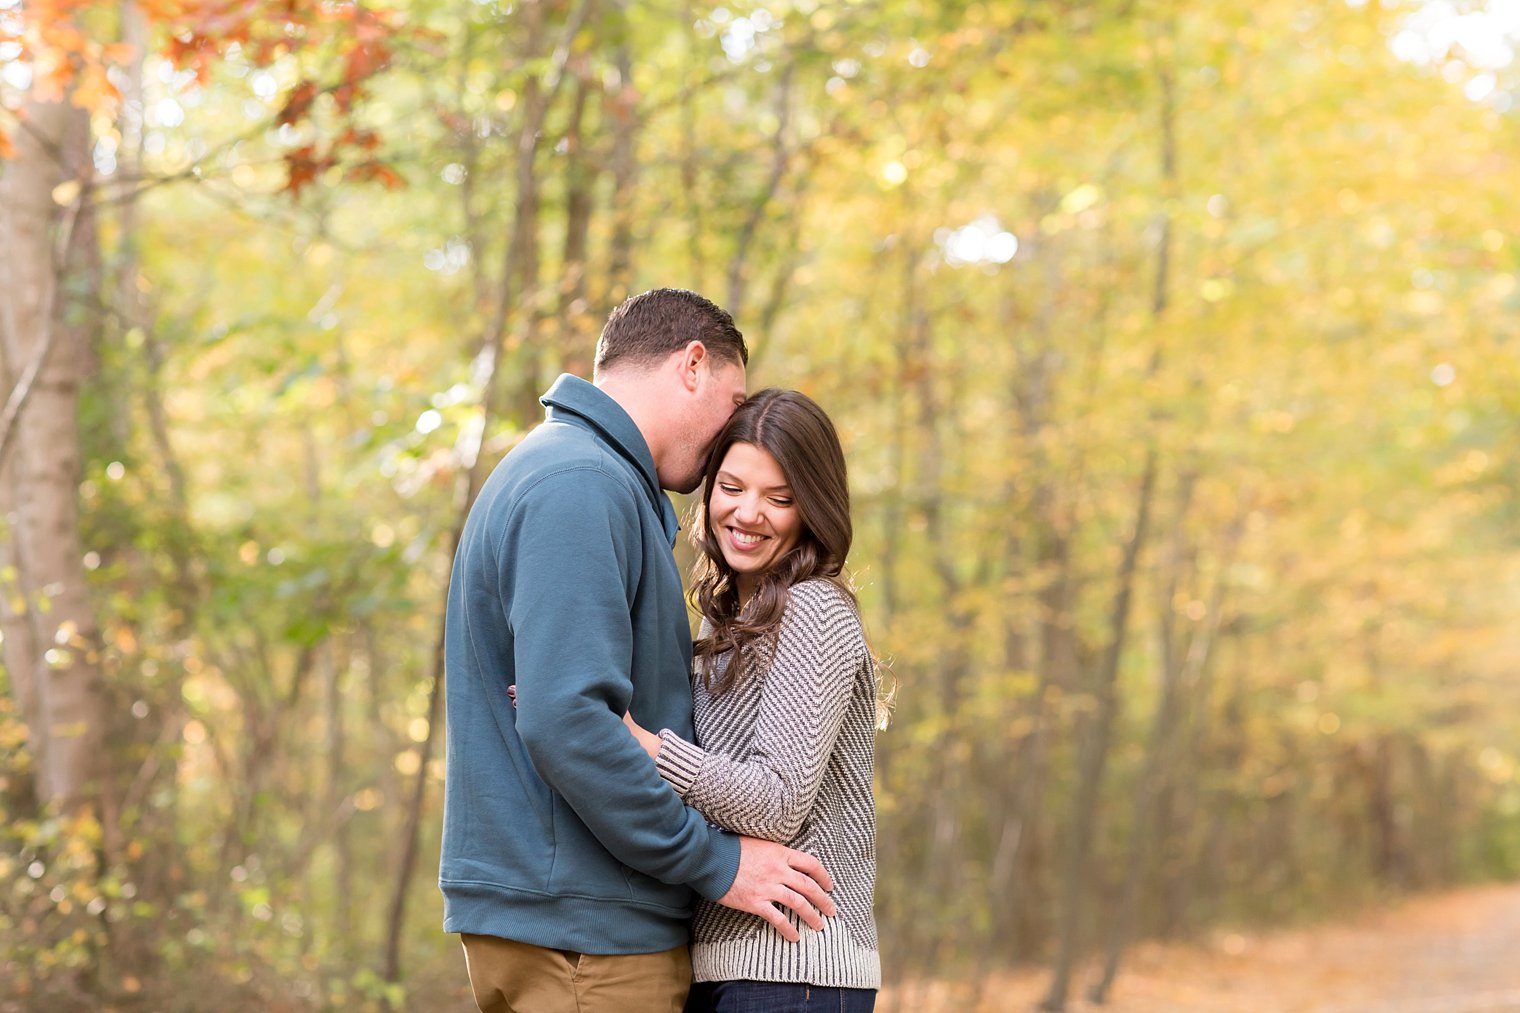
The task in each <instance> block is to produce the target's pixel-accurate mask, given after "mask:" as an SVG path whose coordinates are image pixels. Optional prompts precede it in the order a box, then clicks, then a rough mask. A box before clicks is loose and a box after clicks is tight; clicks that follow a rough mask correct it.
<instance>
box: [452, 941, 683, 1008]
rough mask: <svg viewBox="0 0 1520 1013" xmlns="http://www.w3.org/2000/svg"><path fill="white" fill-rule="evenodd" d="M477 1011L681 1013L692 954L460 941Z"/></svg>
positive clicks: (677, 948)
mask: <svg viewBox="0 0 1520 1013" xmlns="http://www.w3.org/2000/svg"><path fill="white" fill-rule="evenodd" d="M460 939H461V941H462V942H463V943H464V959H465V964H466V966H467V967H468V968H469V972H470V987H471V988H473V989H474V990H475V1005H477V1006H479V1007H480V1009H481V1013H681V1008H682V1006H684V1005H685V1003H686V993H687V992H688V991H689V990H690V989H691V952H690V951H689V950H688V949H687V948H686V947H685V946H677V947H676V948H675V949H673V950H666V951H665V952H663V953H630V954H613V955H608V956H604V955H599V954H594V953H574V952H572V951H570V950H548V949H545V948H544V947H542V946H533V945H530V944H528V943H519V942H514V941H513V940H510V939H498V938H497V937H496V936H475V935H469V934H465V935H461V936H460Z"/></svg>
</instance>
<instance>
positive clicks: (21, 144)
mask: <svg viewBox="0 0 1520 1013" xmlns="http://www.w3.org/2000/svg"><path fill="white" fill-rule="evenodd" d="M25 115H26V124H27V129H24V130H18V131H16V132H15V141H16V148H17V154H16V158H15V159H14V160H13V161H11V162H9V163H7V164H5V165H4V167H3V168H0V291H3V292H4V293H5V298H4V300H3V302H4V304H5V305H4V309H3V311H0V347H3V352H4V361H5V364H6V370H5V372H6V374H7V375H6V379H7V380H8V381H9V382H8V384H7V389H6V392H5V393H6V395H7V396H8V397H9V396H12V395H13V394H15V392H16V391H15V385H16V384H17V383H18V382H21V381H22V378H23V377H25V376H26V375H27V373H28V370H29V367H31V366H32V364H33V363H35V362H37V361H38V358H39V356H45V359H43V360H42V361H43V365H42V368H41V370H40V371H38V372H37V373H36V374H35V379H34V381H33V383H32V385H31V388H30V390H29V396H28V399H27V400H26V401H25V403H24V404H25V406H24V408H23V409H22V410H21V412H20V414H19V415H18V416H17V417H16V423H15V424H16V430H15V432H14V434H13V435H14V438H13V439H12V441H11V443H10V451H9V453H8V455H7V457H8V460H7V461H6V462H5V463H4V467H3V470H0V481H3V482H4V483H5V488H4V490H3V493H0V506H3V508H4V509H6V510H7V518H6V519H7V521H8V523H7V524H6V525H5V528H6V537H7V541H8V543H9V544H8V545H7V546H6V550H5V554H6V556H7V557H8V561H9V562H10V563H11V565H13V566H14V567H15V570H16V574H15V577H16V583H15V588H14V590H15V591H16V592H17V593H15V594H12V595H9V596H8V598H9V601H8V602H7V606H6V610H5V611H6V614H5V619H4V627H3V628H4V631H5V634H6V636H5V642H4V660H5V665H6V670H7V672H8V673H9V675H10V679H11V684H12V685H13V686H15V687H16V691H17V697H18V702H20V703H21V704H22V712H23V714H24V715H25V717H26V720H27V726H28V733H29V736H30V739H31V742H32V744H33V752H34V760H35V764H36V767H35V774H36V786H37V798H38V800H39V801H40V802H42V803H44V804H49V803H51V804H55V805H58V806H60V807H62V808H64V809H78V808H81V807H91V808H93V807H95V806H96V804H97V803H98V801H99V798H100V775H101V773H102V767H103V765H102V763H101V755H102V747H103V745H104V729H105V717H106V704H105V700H104V697H103V694H102V676H101V666H100V650H99V639H100V638H99V630H98V627H97V625H96V622H95V615H94V611H93V608H92V606H91V603H90V600H89V596H88V593H87V589H86V586H85V571H84V564H83V558H82V557H83V553H82V550H81V547H80V542H79V512H78V498H77V497H78V489H79V470H80V461H79V427H78V402H79V388H80V382H81V380H82V378H83V376H84V374H85V372H86V370H87V369H88V364H89V356H88V354H87V349H86V347H85V344H84V341H83V340H82V336H81V335H80V334H79V333H77V332H76V331H75V330H74V329H73V328H71V327H69V326H67V325H66V324H65V319H64V318H65V315H66V314H65V303H66V301H67V296H66V290H67V285H66V284H65V280H64V275H65V273H66V271H67V269H68V267H69V266H70V265H81V266H82V265H83V263H84V259H85V258H83V257H81V256H79V255H78V254H79V252H80V251H82V250H87V249H88V241H87V237H88V233H89V229H90V225H89V224H88V222H89V219H88V216H84V217H83V218H81V217H79V216H77V215H76V213H75V211H74V209H73V208H72V207H70V206H68V205H69V204H71V203H72V201H71V200H66V201H65V203H64V204H62V205H61V204H60V203H59V202H58V200H57V199H55V194H56V195H57V197H59V198H67V197H68V193H67V190H68V188H65V190H64V191H59V189H58V188H59V186H60V184H64V183H65V182H67V181H69V180H83V179H86V178H87V175H86V174H87V169H88V164H89V163H88V158H89V147H88V145H89V122H88V118H87V116H86V114H85V113H84V111H83V110H80V109H78V108H75V107H74V106H72V105H69V104H67V103H49V104H29V105H28V106H27V107H26V114H25ZM84 196H85V195H76V196H75V197H73V198H72V200H80V199H84ZM61 237H65V238H66V237H72V239H73V242H71V243H70V246H71V250H70V256H69V257H68V261H69V262H70V264H66V265H64V270H60V269H59V262H60V257H59V256H58V253H57V245H58V243H59V242H60V238H61Z"/></svg>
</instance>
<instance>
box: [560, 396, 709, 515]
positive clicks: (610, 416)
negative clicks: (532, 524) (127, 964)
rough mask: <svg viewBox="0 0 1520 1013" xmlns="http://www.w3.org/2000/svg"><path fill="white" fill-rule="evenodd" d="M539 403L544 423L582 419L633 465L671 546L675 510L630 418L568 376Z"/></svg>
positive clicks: (640, 434) (608, 399)
mask: <svg viewBox="0 0 1520 1013" xmlns="http://www.w3.org/2000/svg"><path fill="white" fill-rule="evenodd" d="M538 400H539V403H540V404H542V405H543V406H544V418H545V419H551V420H552V419H557V418H559V416H560V413H561V412H564V413H568V414H570V415H574V416H576V417H578V418H580V419H583V420H584V421H585V422H587V423H588V424H589V425H590V426H591V427H592V428H593V429H595V430H596V431H597V432H599V433H601V434H602V436H603V437H605V438H606V439H607V442H608V443H610V444H612V446H613V447H614V448H615V449H616V450H617V452H618V453H619V454H620V455H622V457H623V458H624V459H625V460H627V461H628V463H629V464H631V465H633V467H634V469H635V470H636V471H637V472H638V473H639V476H640V477H641V478H643V480H644V486H645V488H646V489H647V491H648V493H649V496H650V499H651V500H652V501H653V503H654V504H655V508H656V509H657V510H659V512H660V520H661V522H662V523H663V525H664V527H665V535H666V537H667V538H669V539H670V543H671V545H674V544H675V539H676V532H677V531H678V530H680V524H679V523H678V522H677V520H676V508H675V506H674V505H673V504H672V503H671V502H670V497H668V496H666V495H665V491H664V490H663V489H661V488H660V478H659V475H658V474H657V473H656V472H655V468H654V455H653V454H652V453H650V451H649V443H648V442H647V441H646V440H645V439H644V434H643V433H641V432H639V427H638V426H637V425H635V424H634V421H633V418H632V417H631V416H630V415H629V414H628V413H627V412H626V411H624V410H623V406H622V405H620V404H618V403H617V402H616V401H614V400H613V399H612V398H611V397H610V396H608V395H607V394H605V393H603V391H602V390H601V388H599V387H597V386H596V385H595V384H592V383H589V382H588V381H586V380H583V379H581V378H580V377H578V376H572V375H571V374H569V373H561V374H560V377H559V379H558V380H555V381H554V385H553V386H551V387H550V388H549V389H548V391H546V392H545V393H544V396H543V397H541V398H539V399H538Z"/></svg>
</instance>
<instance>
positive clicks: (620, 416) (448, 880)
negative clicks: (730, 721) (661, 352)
mask: <svg viewBox="0 0 1520 1013" xmlns="http://www.w3.org/2000/svg"><path fill="white" fill-rule="evenodd" d="M541 400H542V402H543V404H544V406H545V409H546V414H545V418H544V422H543V423H542V424H541V425H540V426H538V427H537V428H536V429H534V430H533V432H531V433H529V434H528V436H527V437H526V438H524V439H523V441H522V443H521V444H519V445H518V446H517V447H516V449H514V450H513V451H512V452H511V453H509V454H508V455H507V456H506V458H505V459H503V460H502V462H501V463H500V464H499V465H497V467H496V469H495V471H493V472H492V473H491V477H490V478H489V479H488V480H487V481H486V483H485V486H484V487H483V488H482V489H481V491H480V496H479V498H478V499H477V500H476V502H475V504H474V506H473V507H472V508H471V509H470V514H469V518H468V520H467V521H466V523H465V527H464V533H463V536H462V537H461V539H460V542H459V549H458V551H457V553H456V554H455V557H454V570H453V575H452V578H451V580H450V582H449V604H448V616H447V620H446V624H445V652H446V657H445V664H446V690H447V692H446V699H447V702H448V767H447V776H446V781H445V789H444V807H443V855H442V862H441V865H440V870H439V886H440V887H441V889H442V890H443V896H444V920H443V927H444V931H446V932H469V933H478V934H483V935H493V936H500V937H503V938H506V939H515V940H518V941H520V942H526V943H532V944H534V945H537V946H546V947H551V948H554V949H563V950H574V951H577V952H581V953H652V952H657V951H660V950H666V949H669V948H671V947H673V946H679V945H680V944H682V943H684V942H685V941H686V939H687V933H688V925H689V918H690V915H691V908H692V891H693V890H695V891H697V892H698V893H700V894H701V895H702V896H704V897H706V898H708V899H710V900H716V899H717V898H719V897H721V896H722V895H723V894H725V893H727V892H728V888H729V887H730V886H731V885H732V883H733V880H734V876H735V875H736V873H737V872H738V868H739V840H738V838H737V837H735V836H733V835H731V834H726V833H724V832H722V831H720V830H717V829H715V828H713V827H711V826H709V825H708V824H707V823H706V821H705V820H703V818H702V816H701V815H700V814H699V813H698V812H697V811H696V810H695V809H692V808H689V807H687V806H686V805H684V804H682V802H681V801H680V799H679V798H678V797H677V796H676V795H675V793H674V792H672V791H671V790H670V788H669V786H668V785H666V784H665V782H664V781H662V780H661V779H660V775H659V772H658V771H657V770H656V769H655V765H654V763H653V762H652V761H651V760H650V759H649V757H648V755H647V754H645V752H644V750H643V749H642V747H640V746H639V745H638V743H637V742H636V741H635V740H634V738H633V736H632V735H630V734H629V733H628V730H627V729H626V728H625V727H624V725H623V721H622V716H623V713H624V712H625V711H626V710H628V708H629V704H630V702H631V703H632V707H633V717H634V719H635V720H637V721H638V722H639V723H640V724H642V725H643V726H644V727H646V728H670V729H672V730H674V731H676V732H677V733H678V734H680V735H681V736H682V737H684V738H686V739H688V740H689V739H690V738H691V737H692V709H691V684H690V681H689V673H690V671H691V630H690V626H689V625H688V623H687V617H686V605H685V599H684V597H683V595H682V591H681V576H680V572H679V571H678V569H677V567H676V563H675V558H674V556H672V554H671V550H672V548H673V547H674V542H675V535H676V517H675V509H674V507H672V506H671V503H670V500H669V499H668V498H667V497H666V496H665V494H664V492H663V491H662V490H661V489H660V484H659V480H658V478H657V477H656V474H655V468H654V459H653V458H652V456H651V455H650V452H649V448H648V445H647V444H646V443H645V442H644V438H643V436H642V435H641V434H640V432H639V430H638V427H637V426H635V425H634V423H633V420H632V419H631V418H629V416H628V414H627V413H626V412H624V411H623V409H622V408H621V407H619V406H618V404H617V403H616V402H615V401H613V400H612V399H611V398H610V397H608V396H607V395H606V394H603V393H602V392H601V391H600V390H598V389H597V388H596V387H594V386H592V385H591V384H590V383H587V382H586V381H585V380H581V379H578V378H576V377H573V376H568V375H566V376H561V377H560V378H559V380H557V381H556V382H555V384H554V386H553V387H551V388H550V390H549V392H548V393H547V394H545V395H544V396H543V398H542V399H541ZM514 684H515V685H516V686H517V707H516V709H515V710H514V708H513V706H512V701H511V700H510V699H509V697H508V695H507V687H508V686H512V685H514Z"/></svg>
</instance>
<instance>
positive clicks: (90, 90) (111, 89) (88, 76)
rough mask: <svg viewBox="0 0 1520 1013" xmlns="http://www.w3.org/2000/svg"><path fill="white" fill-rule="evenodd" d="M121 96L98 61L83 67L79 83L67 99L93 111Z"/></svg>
mask: <svg viewBox="0 0 1520 1013" xmlns="http://www.w3.org/2000/svg"><path fill="white" fill-rule="evenodd" d="M120 98H121V92H119V91H117V89H116V86H115V85H114V84H112V83H111V79H110V78H109V77H107V76H106V69H105V67H103V66H102V65H100V64H98V63H94V64H90V65H88V66H86V67H85V69H84V73H83V74H82V76H81V77H80V81H79V85H78V87H76V88H75V89H74V93H73V94H72V95H70V96H69V100H70V101H71V102H73V103H74V104H75V105H76V106H78V107H79V108H81V109H87V110H90V111H94V110H97V109H102V108H104V107H105V106H107V105H109V104H110V103H112V102H115V101H117V100H118V99H120Z"/></svg>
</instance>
